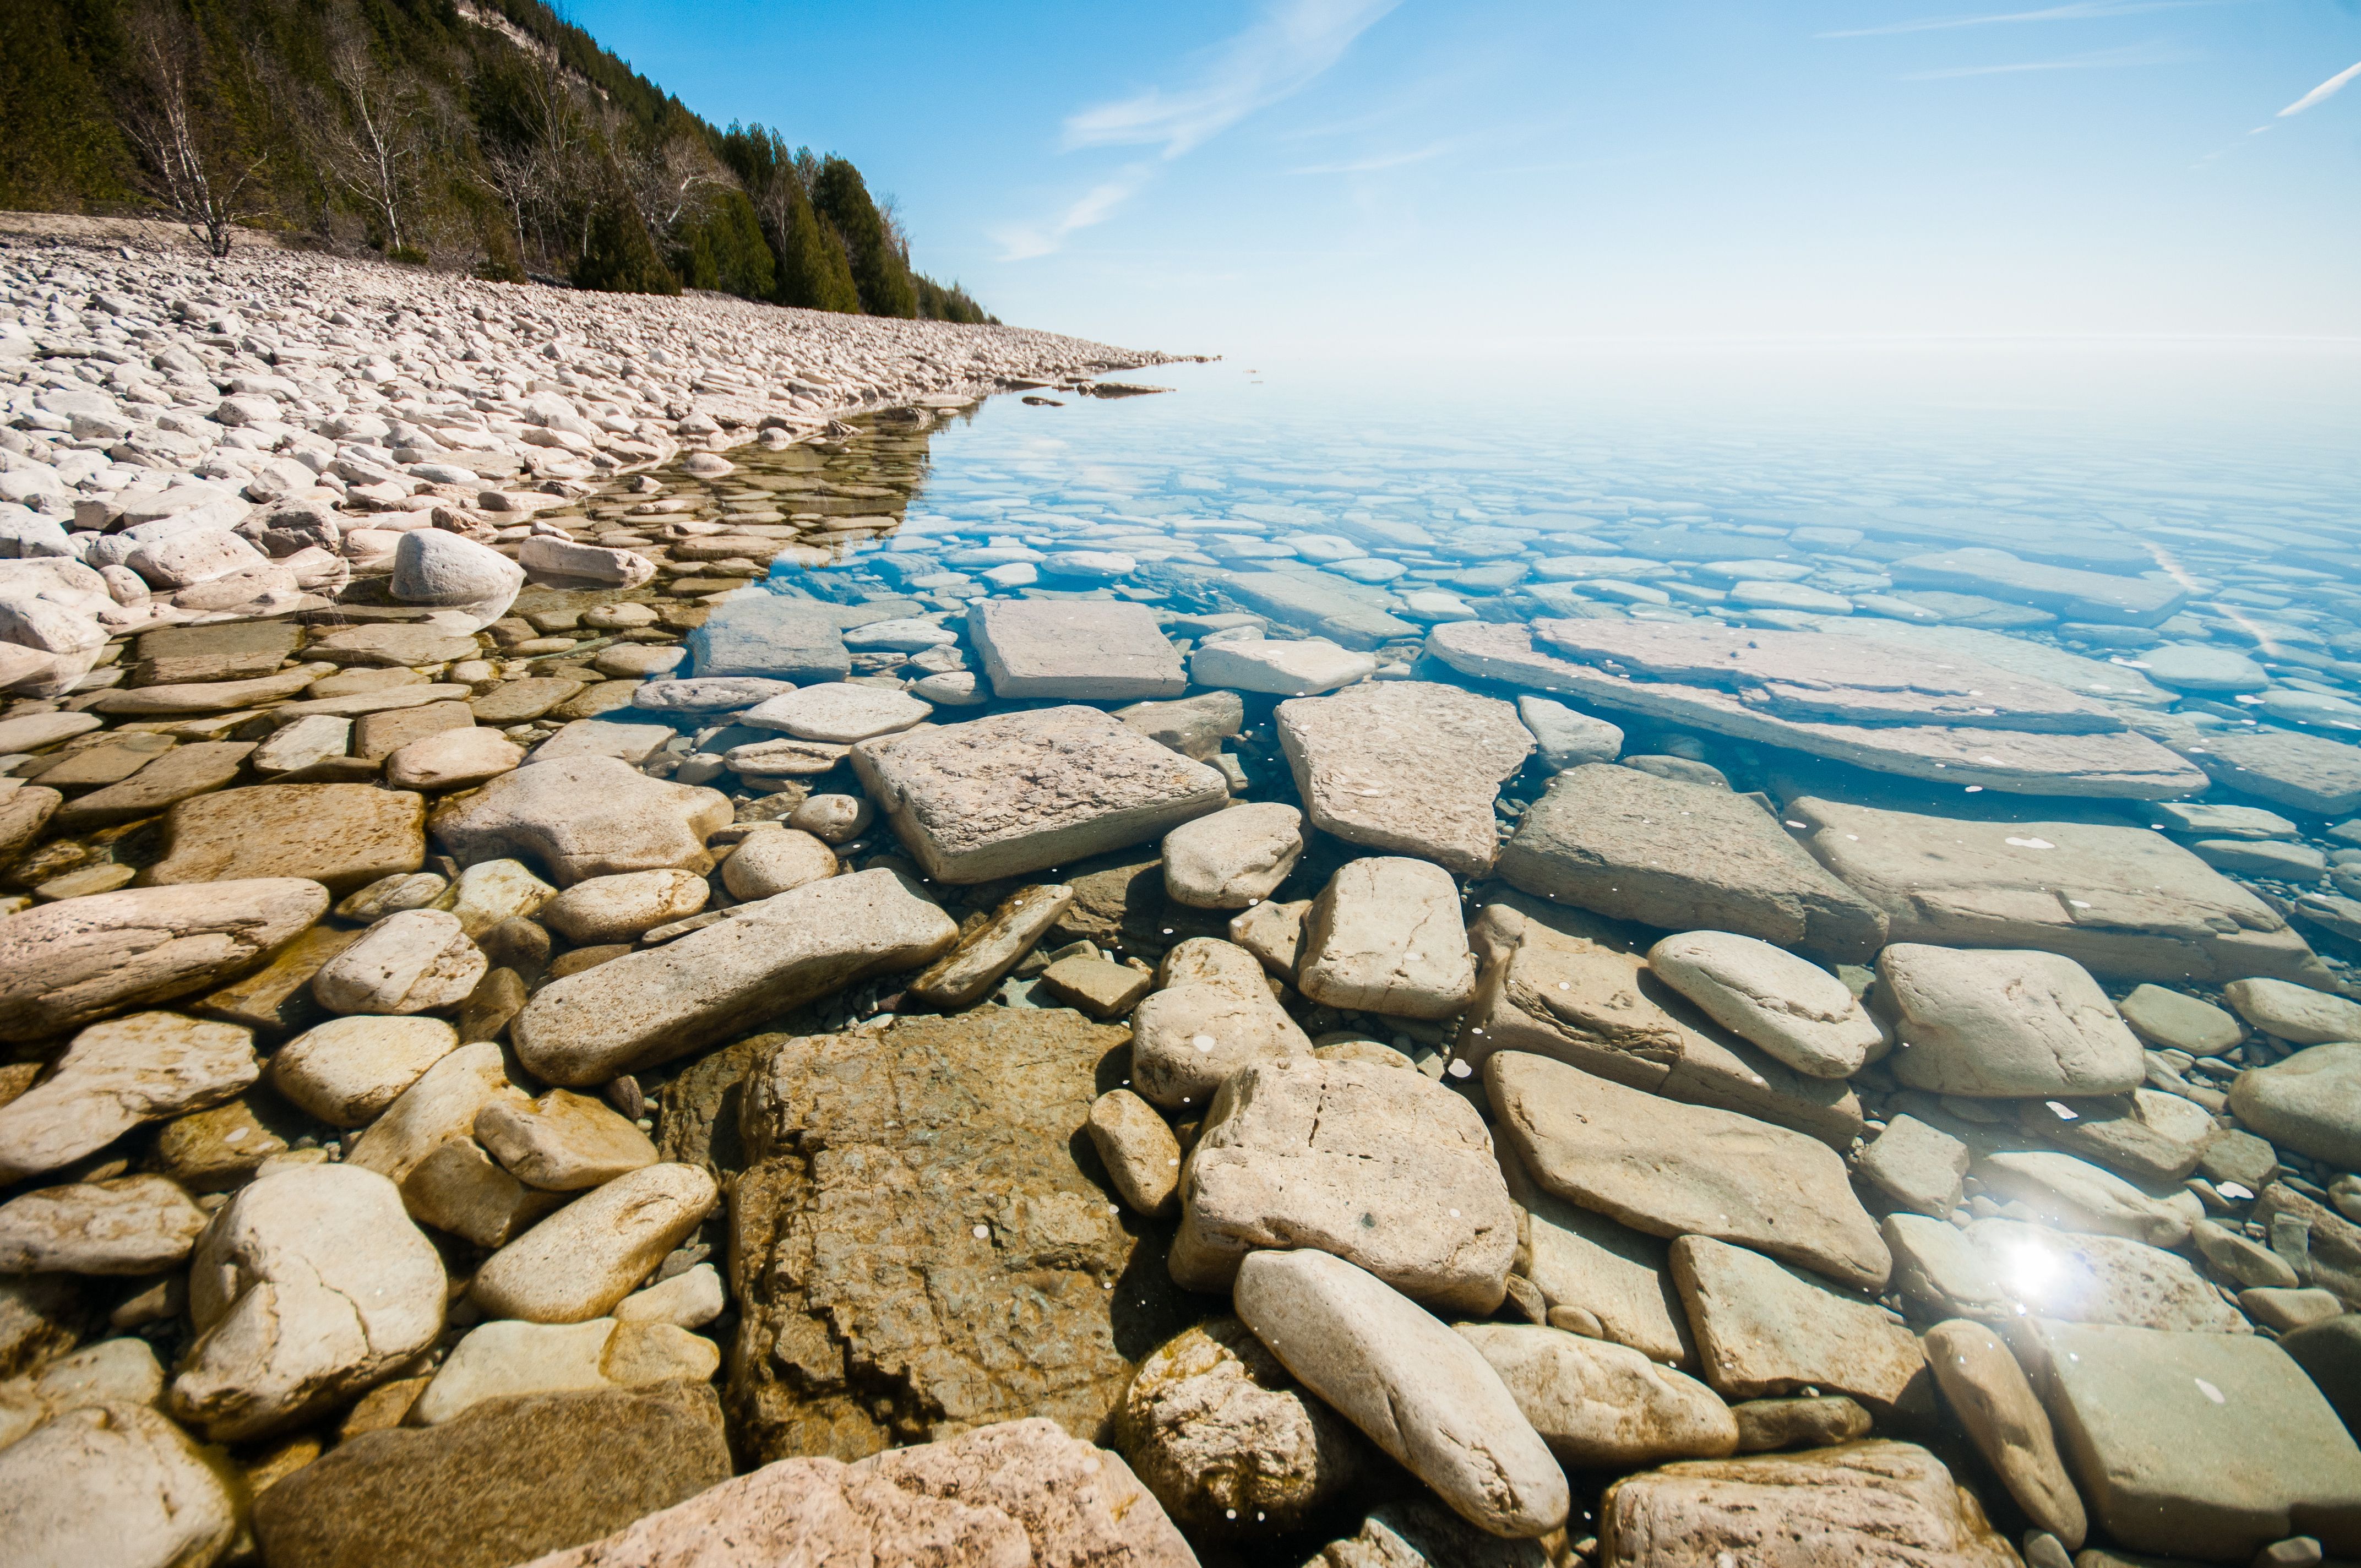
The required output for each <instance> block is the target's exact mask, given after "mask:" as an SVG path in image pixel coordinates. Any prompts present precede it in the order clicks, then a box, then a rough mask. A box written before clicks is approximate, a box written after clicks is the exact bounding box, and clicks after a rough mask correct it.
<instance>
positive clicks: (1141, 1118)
mask: <svg viewBox="0 0 2361 1568" xmlns="http://www.w3.org/2000/svg"><path fill="white" fill-rule="evenodd" d="M1089 1126H1090V1133H1091V1146H1093V1148H1095V1149H1097V1150H1098V1151H1099V1159H1100V1161H1101V1163H1103V1164H1104V1165H1105V1167H1106V1168H1107V1177H1108V1179H1110V1180H1112V1181H1113V1182H1114V1183H1115V1191H1116V1193H1117V1194H1118V1195H1119V1196H1121V1197H1122V1199H1123V1201H1124V1202H1125V1203H1126V1205H1128V1206H1129V1208H1130V1209H1131V1211H1132V1212H1134V1213H1136V1214H1147V1215H1151V1216H1153V1215H1158V1214H1166V1213H1170V1212H1172V1210H1173V1209H1174V1208H1175V1207H1176V1206H1177V1205H1176V1202H1175V1200H1176V1199H1177V1198H1178V1196H1179V1194H1180V1140H1179V1139H1178V1138H1176V1137H1174V1136H1173V1135H1172V1129H1171V1128H1170V1127H1169V1126H1167V1125H1166V1124H1165V1122H1164V1118H1163V1117H1161V1116H1159V1115H1158V1114H1157V1113H1156V1107H1154V1106H1153V1105H1150V1104H1149V1103H1148V1102H1147V1101H1145V1100H1142V1099H1141V1098H1140V1097H1139V1096H1138V1095H1137V1094H1134V1093H1133V1092H1132V1091H1130V1090H1128V1089H1110V1090H1108V1091H1106V1092H1105V1093H1104V1094H1102V1095H1100V1096H1099V1097H1098V1098H1097V1099H1096V1100H1093V1101H1092V1102H1091V1119H1090V1123H1089ZM0 1212H5V1211H0Z"/></svg>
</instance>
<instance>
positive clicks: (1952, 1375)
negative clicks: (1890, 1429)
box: [1926, 1318, 2089, 1551]
mask: <svg viewBox="0 0 2361 1568" xmlns="http://www.w3.org/2000/svg"><path fill="white" fill-rule="evenodd" d="M1926 1343H1927V1365H1929V1366H1931V1367H1933V1368H1934V1369H1935V1381H1936V1382H1937V1383H1938V1384H1939V1385H1940V1386H1941V1387H1942V1390H1943V1398H1945V1399H1947V1400H1949V1402H1950V1406H1951V1409H1953V1410H1954V1411H1955V1412H1956V1413H1957V1414H1958V1416H1959V1418H1960V1425H1962V1426H1964V1427H1966V1428H1967V1429H1968V1436H1969V1437H1970V1438H1971V1439H1973V1440H1974V1442H1975V1445H1976V1451H1977V1452H1978V1453H1982V1455H1983V1456H1984V1462H1985V1463H1986V1464H1990V1465H1991V1466H1992V1467H1993V1471H1994V1472H1996V1473H1997V1474H1998V1475H1999V1476H2000V1478H2001V1480H2002V1481H2003V1482H2004V1484H2005V1485H2006V1486H2007V1487H2008V1491H2009V1496H2011V1497H2015V1499H2016V1502H2017V1506H2018V1507H2019V1508H2023V1509H2024V1510H2025V1512H2026V1518H2028V1519H2032V1520H2033V1522H2034V1523H2035V1524H2036V1525H2038V1526H2039V1527H2040V1528H2041V1529H2043V1530H2048V1532H2049V1533H2050V1534H2052V1535H2054V1536H2056V1537H2057V1538H2058V1539H2059V1541H2063V1542H2065V1543H2066V1547H2067V1550H2069V1551H2071V1550H2073V1549H2074V1548H2075V1547H2078V1546H2080V1545H2081V1544H2082V1537H2083V1534H2084V1532H2085V1531H2086V1530H2088V1529H2089V1520H2088V1519H2085V1518H2084V1517H2083V1513H2082V1499H2081V1497H2078V1496H2077V1495H2076V1494H2075V1491H2074V1483H2073V1482H2071V1481H2070V1480H2068V1479H2067V1478H2066V1464H2065V1461H2063V1460H2061V1459H2060V1458H2059V1457H2058V1440H2057V1438H2056V1436H2055V1435H2054V1434H2053V1433H2052V1432H2051V1431H2050V1430H2049V1417H2048V1414H2047V1413H2046V1412H2045V1411H2044V1410H2043V1409H2042V1408H2041V1400H2040V1399H2039V1398H2037V1396H2036V1395H2035V1394H2034V1392H2033V1385H2032V1384H2031V1383H2030V1382H2028V1381H2027V1380H2026V1376H2025V1369H2024V1368H2023V1367H2021V1366H2019V1365H2017V1363H2016V1357H2015V1356H2014V1355H2012V1354H2009V1348H2008V1346H2007V1345H2005V1344H2004V1343H2001V1338H2000V1336H1999V1335H1998V1334H1996V1333H1994V1332H1992V1330H1990V1329H1988V1328H1986V1327H1985V1326H1984V1325H1983V1324H1982V1323H1978V1322H1971V1321H1968V1320H1966V1319H1964V1318H1954V1319H1952V1320H1951V1321H1949V1322H1947V1323H1938V1324H1936V1325H1935V1326H1934V1327H1933V1328H1931V1329H1929V1330H1927V1341H1926Z"/></svg>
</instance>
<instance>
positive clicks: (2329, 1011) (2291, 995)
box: [2222, 980, 2361, 1046]
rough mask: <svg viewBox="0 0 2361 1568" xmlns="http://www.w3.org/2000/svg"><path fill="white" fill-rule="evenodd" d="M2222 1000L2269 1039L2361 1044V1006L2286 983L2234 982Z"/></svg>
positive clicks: (2303, 1043)
mask: <svg viewBox="0 0 2361 1568" xmlns="http://www.w3.org/2000/svg"><path fill="white" fill-rule="evenodd" d="M2222 995H2223V997H2224V999H2225V1000H2226V1001H2227V1002H2228V1003H2230V1005H2231V1006H2233V1007H2235V1008H2236V1009H2237V1010H2238V1016H2239V1017H2241V1018H2244V1019H2245V1020H2246V1022H2247V1023H2249V1024H2252V1025H2254V1026H2255V1027H2256V1028H2257V1029H2260V1030H2262V1031H2263V1033H2265V1034H2267V1035H2276V1036H2279V1038H2280V1039H2282V1040H2287V1041H2289V1042H2290V1043H2292V1044H2295V1045H2299V1046H2324V1045H2327V1044H2328V1043H2330V1042H2331V1041H2334V1040H2361V1002H2356V1001H2354V1000H2353V999H2352V998H2351V997H2348V996H2337V995H2334V994H2332V993H2330V992H2324V991H2316V990H2314V989H2312V987H2311V986H2308V985H2298V984H2296V983H2295V982H2294V981H2285V980H2234V981H2231V982H2230V983H2229V984H2227V985H2225V986H2224V987H2223V988H2222Z"/></svg>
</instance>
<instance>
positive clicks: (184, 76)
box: [121, 4, 269, 257]
mask: <svg viewBox="0 0 2361 1568" xmlns="http://www.w3.org/2000/svg"><path fill="white" fill-rule="evenodd" d="M129 32H130V38H131V52H132V59H133V62H134V69H135V74H136V75H137V79H138V82H139V91H138V93H137V96H136V97H134V98H132V99H131V100H129V101H128V102H126V103H125V104H124V105H123V107H122V110H121V120H122V125H123V131H124V135H125V136H126V137H129V138H130V140H131V144H132V146H133V147H134V148H137V150H138V153H139V158H140V162H141V165H142V171H141V173H142V177H141V184H142V185H143V186H144V187H145V190H146V192H147V194H148V196H149V197H150V198H151V199H152V200H154V201H155V202H156V203H158V204H159V206H161V207H163V208H164V209H165V210H166V211H168V212H170V213H171V214H172V215H173V216H174V217H175V218H177V219H179V220H180V222H181V224H183V225H186V226H187V228H188V230H189V232H190V234H192V236H195V237H196V239H197V241H198V243H200V244H202V245H203V247H205V249H206V251H207V253H208V254H210V255H213V256H217V257H218V256H227V255H228V254H229V250H230V230H231V229H232V227H233V226H234V225H236V223H237V222H238V220H240V219H241V218H248V217H253V216H255V215H257V212H258V209H257V208H255V207H253V206H250V205H249V204H248V192H249V189H250V188H251V187H253V186H254V184H255V182H256V181H257V180H258V178H259V177H260V175H261V173H262V170H263V166H264V164H265V162H266V161H267V159H268V157H269V155H268V154H266V153H258V154H257V155H255V156H254V157H253V158H251V159H247V158H244V157H243V156H241V155H240V154H239V153H238V152H237V151H236V149H235V148H232V147H231V146H230V137H228V135H227V134H226V132H225V130H224V128H223V126H222V124H221V119H220V116H219V115H218V113H217V112H215V111H214V107H213V106H212V105H210V104H207V103H206V102H205V101H204V96H203V88H202V83H201V81H200V78H201V76H202V74H203V55H202V52H201V46H200V44H199V42H198V39H197V38H196V35H195V33H194V31H193V30H192V28H191V27H189V24H188V22H187V20H186V19H185V18H184V17H182V16H181V15H180V14H179V12H178V11H177V10H174V9H171V8H170V7H169V6H168V5H162V4H149V5H143V6H141V7H140V8H139V9H138V10H137V11H136V12H134V13H133V15H132V16H131V19H130V23H129Z"/></svg>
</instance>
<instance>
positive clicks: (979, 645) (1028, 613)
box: [968, 598, 1189, 702]
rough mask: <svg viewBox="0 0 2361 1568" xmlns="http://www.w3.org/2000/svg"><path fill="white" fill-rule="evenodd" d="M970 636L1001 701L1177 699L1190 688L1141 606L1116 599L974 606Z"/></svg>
mask: <svg viewBox="0 0 2361 1568" xmlns="http://www.w3.org/2000/svg"><path fill="white" fill-rule="evenodd" d="M968 637H969V639H970V641H972V642H973V643H974V644H975V650H976V652H977V653H978V654H979V655H981V656H982V658H983V669H984V674H986V675H988V676H989V677H990V678H991V681H992V690H993V694H994V696H1000V697H1004V698H1005V697H1045V696H1046V697H1070V698H1072V697H1079V698H1082V699H1085V700H1088V701H1092V702H1099V701H1127V700H1130V699H1132V698H1135V697H1175V696H1180V694H1181V692H1182V691H1183V690H1185V689H1186V688H1187V686H1188V685H1189V677H1188V674H1186V672H1184V671H1183V670H1182V669H1181V667H1180V652H1179V651H1178V650H1176V649H1175V648H1174V647H1173V646H1172V644H1171V643H1170V641H1166V639H1165V636H1164V633H1163V632H1162V631H1161V630H1159V629H1158V627H1157V624H1156V617H1155V616H1154V615H1153V614H1152V613H1151V612H1150V611H1149V610H1148V607H1147V606H1145V605H1137V604H1126V603H1125V602H1123V601H1121V600H1114V601H1107V602H1093V601H1090V600H1075V599H1005V598H988V599H982V600H979V601H977V603H976V604H975V606H974V608H973V609H972V610H971V611H970V613H969V621H968Z"/></svg>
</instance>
